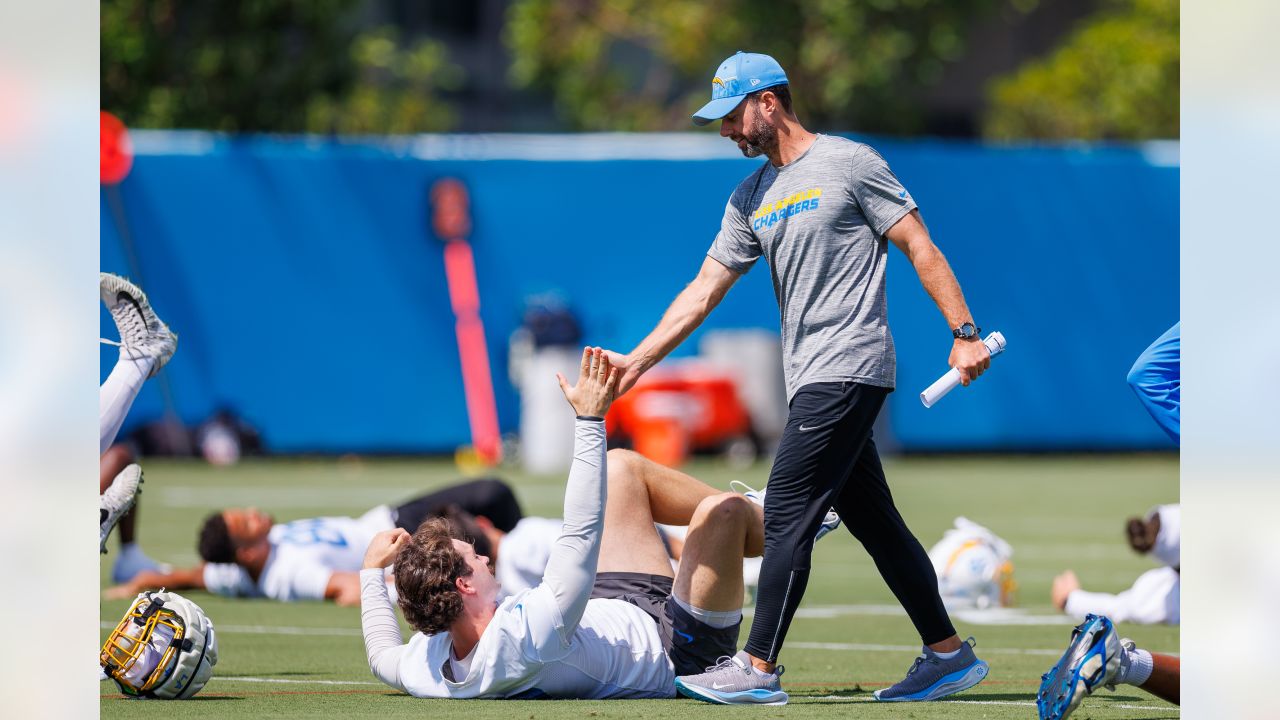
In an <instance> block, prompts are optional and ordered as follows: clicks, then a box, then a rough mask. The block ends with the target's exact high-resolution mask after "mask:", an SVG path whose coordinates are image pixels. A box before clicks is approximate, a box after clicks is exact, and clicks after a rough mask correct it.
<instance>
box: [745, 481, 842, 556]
mask: <svg viewBox="0 0 1280 720" xmlns="http://www.w3.org/2000/svg"><path fill="white" fill-rule="evenodd" d="M729 488H730V489H731V490H733V491H734V492H739V493H742V494H743V495H745V496H747V499H748V500H750V501H751V502H753V503H755V504H757V505H759V506H760V507H764V494H765V492H767V491H768V488H765V489H764V490H756V489H755V488H753V487H751V486H750V485H748V484H746V483H744V482H742V481H741V480H730V481H729ZM838 527H840V516H839V515H837V514H836V510H835V508H831V509H830V510H828V511H827V516H826V517H824V518H823V519H822V525H821V526H819V527H818V534H817V535H814V536H813V541H814V542H818V541H819V540H821V539H822V538H824V537H826V536H827V533H829V532H831V531H832V530H835V529H836V528H838Z"/></svg>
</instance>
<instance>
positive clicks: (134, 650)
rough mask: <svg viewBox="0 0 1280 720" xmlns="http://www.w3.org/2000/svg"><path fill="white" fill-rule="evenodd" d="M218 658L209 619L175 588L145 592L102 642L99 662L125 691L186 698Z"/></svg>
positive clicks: (204, 679) (205, 680)
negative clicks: (174, 589) (168, 590)
mask: <svg viewBox="0 0 1280 720" xmlns="http://www.w3.org/2000/svg"><path fill="white" fill-rule="evenodd" d="M217 662H218V639H217V636H216V635H215V634H214V630H213V622H212V621H210V620H209V617H208V616H207V615H205V614H204V611H203V610H201V609H200V606H199V605H196V604H195V603H193V602H191V601H190V600H188V599H187V598H185V597H182V596H181V595H179V594H177V593H174V592H165V591H163V590H161V591H160V592H144V593H141V594H139V595H138V597H137V598H136V599H135V600H134V601H133V604H132V605H131V606H130V607H129V610H128V611H126V612H125V616H124V619H122V620H121V621H120V624H119V625H118V626H117V627H116V629H115V631H114V632H113V633H112V634H111V636H110V637H108V638H107V642H106V644H104V645H103V648H102V666H103V668H104V670H105V671H106V672H107V674H108V675H109V676H110V677H111V679H112V680H114V681H115V683H116V685H117V686H119V687H120V691H121V692H123V693H124V694H126V695H132V696H136V697H148V698H159V699H164V700H185V699H187V698H189V697H191V696H193V695H195V694H196V693H198V692H200V690H201V688H203V687H204V686H205V684H206V683H208V682H209V678H210V677H212V676H213V666H214V665H216V664H217Z"/></svg>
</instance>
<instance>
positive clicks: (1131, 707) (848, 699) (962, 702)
mask: <svg viewBox="0 0 1280 720" xmlns="http://www.w3.org/2000/svg"><path fill="white" fill-rule="evenodd" d="M788 646H790V643H788ZM1103 697H1106V696H1105V695H1104V696H1103ZM805 699H810V698H805ZM812 699H813V700H838V701H841V702H847V703H875V702H879V700H876V699H875V698H872V697H848V696H845V695H824V696H822V697H817V698H812ZM937 702H942V703H955V704H957V705H1007V706H1010V707H1031V708H1033V707H1035V706H1036V704H1035V703H1033V702H1019V701H1017V700H968V699H966V698H962V697H957V698H950V699H948V700H939V701H937ZM1107 707H1109V708H1123V709H1125V710H1163V711H1167V712H1182V708H1180V707H1177V706H1176V705H1174V706H1170V705H1164V706H1161V705H1110V704H1109V705H1107Z"/></svg>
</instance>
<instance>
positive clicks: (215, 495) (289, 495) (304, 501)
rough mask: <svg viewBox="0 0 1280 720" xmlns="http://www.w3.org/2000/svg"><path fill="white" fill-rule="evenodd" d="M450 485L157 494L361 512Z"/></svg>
mask: <svg viewBox="0 0 1280 720" xmlns="http://www.w3.org/2000/svg"><path fill="white" fill-rule="evenodd" d="M447 484H448V483H439V484H434V485H432V486H431V487H424V488H422V489H420V490H412V489H408V488H404V487H358V486H357V487H319V488H308V489H307V491H306V492H305V493H300V492H298V490H297V488H284V487H278V488H273V487H233V488H227V487H205V486H193V485H170V486H166V487H164V488H160V489H159V492H158V493H157V494H158V495H159V502H160V504H161V505H163V506H165V507H168V508H197V509H202V510H207V509H212V508H224V507H261V508H268V509H270V510H271V511H280V510H314V509H318V508H323V509H329V508H341V507H354V508H362V509H360V510H358V511H356V512H354V513H353V514H354V515H359V514H361V513H363V512H364V511H365V510H368V509H369V508H371V507H374V506H375V505H395V504H396V503H401V502H405V501H407V500H410V499H412V498H413V497H415V496H417V495H420V494H422V493H425V492H431V491H432V490H438V489H439V488H442V487H446V486H447ZM151 492H153V491H152V490H150V489H149V490H148V492H147V499H146V500H143V502H144V503H145V502H148V501H151V502H154V501H155V500H156V498H155V496H153V495H152V494H151ZM518 494H519V495H520V496H521V497H523V498H543V497H551V496H556V497H563V496H564V485H563V484H560V485H550V484H542V485H534V484H530V485H522V486H521V487H520V489H519V491H518Z"/></svg>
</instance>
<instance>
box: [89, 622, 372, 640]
mask: <svg viewBox="0 0 1280 720" xmlns="http://www.w3.org/2000/svg"><path fill="white" fill-rule="evenodd" d="M100 625H101V626H102V628H103V629H104V630H108V629H115V626H116V623H109V622H103V623H100ZM213 629H214V630H216V631H217V632H218V634H220V635H221V634H225V633H232V634H236V635H318V636H325V637H334V636H336V637H361V636H362V635H363V633H361V632H360V631H359V630H357V629H355V628H324V627H288V626H284V625H222V624H220V623H219V624H215V625H214V626H213Z"/></svg>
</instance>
